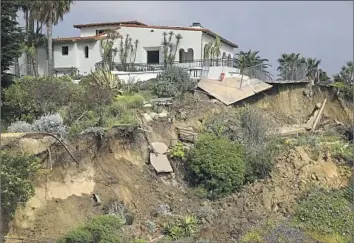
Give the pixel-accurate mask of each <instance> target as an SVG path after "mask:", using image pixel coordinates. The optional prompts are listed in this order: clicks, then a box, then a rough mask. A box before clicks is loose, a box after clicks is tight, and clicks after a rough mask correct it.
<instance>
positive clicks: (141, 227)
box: [140, 224, 148, 232]
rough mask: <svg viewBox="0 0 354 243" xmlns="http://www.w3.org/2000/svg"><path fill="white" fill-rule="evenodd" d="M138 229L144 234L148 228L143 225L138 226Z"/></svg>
mask: <svg viewBox="0 0 354 243" xmlns="http://www.w3.org/2000/svg"><path fill="white" fill-rule="evenodd" d="M140 229H141V231H144V232H146V231H148V228H147V227H146V226H145V225H143V224H142V225H140Z"/></svg>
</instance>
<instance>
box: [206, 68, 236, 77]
mask: <svg viewBox="0 0 354 243" xmlns="http://www.w3.org/2000/svg"><path fill="white" fill-rule="evenodd" d="M221 73H225V78H230V77H238V75H239V74H238V73H239V70H238V69H236V68H232V67H223V66H216V67H209V72H208V78H209V79H219V78H220V74H221Z"/></svg>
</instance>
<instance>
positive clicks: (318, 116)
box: [311, 99, 327, 131]
mask: <svg viewBox="0 0 354 243" xmlns="http://www.w3.org/2000/svg"><path fill="white" fill-rule="evenodd" d="M326 102H327V99H325V100H324V101H323V103H322V106H321V109H320V111H319V113H318V115H317V118H316V121H315V123H314V124H313V127H312V130H311V131H315V130H316V127H317V124H318V122H319V121H320V119H321V117H322V113H323V110H324V107H325V105H326Z"/></svg>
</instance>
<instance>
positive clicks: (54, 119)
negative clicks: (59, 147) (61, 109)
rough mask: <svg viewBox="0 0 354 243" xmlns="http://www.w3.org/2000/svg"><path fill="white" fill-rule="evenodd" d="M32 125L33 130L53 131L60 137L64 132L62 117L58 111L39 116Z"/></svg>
mask: <svg viewBox="0 0 354 243" xmlns="http://www.w3.org/2000/svg"><path fill="white" fill-rule="evenodd" d="M32 126H33V130H35V131H39V132H48V133H53V134H57V135H59V136H60V137H62V136H64V134H65V133H66V127H65V125H64V124H63V118H61V116H60V115H59V114H58V113H55V114H48V115H44V116H41V117H40V118H39V119H38V120H35V121H34V122H33V125H32Z"/></svg>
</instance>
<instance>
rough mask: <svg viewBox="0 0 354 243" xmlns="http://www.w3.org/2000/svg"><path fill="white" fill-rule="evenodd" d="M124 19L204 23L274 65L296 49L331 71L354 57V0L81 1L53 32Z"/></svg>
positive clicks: (73, 32)
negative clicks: (320, 61) (74, 26)
mask: <svg viewBox="0 0 354 243" xmlns="http://www.w3.org/2000/svg"><path fill="white" fill-rule="evenodd" d="M124 20H138V21H141V22H144V23H146V24H153V25H171V26H189V25H191V23H192V22H200V23H201V24H202V26H203V27H205V28H208V29H210V30H212V31H214V32H216V33H218V34H220V35H221V36H223V37H224V38H226V39H229V40H231V41H232V42H234V43H236V44H238V46H239V49H238V50H237V51H240V50H243V51H247V50H248V49H252V50H259V51H260V53H259V54H260V56H261V57H262V58H268V59H269V60H270V62H271V64H272V65H273V66H276V64H277V62H276V60H277V58H278V57H279V56H280V55H281V54H282V53H291V52H299V53H301V54H302V55H303V56H305V57H315V58H318V59H321V60H322V65H321V67H322V68H323V69H324V70H326V71H327V72H328V73H329V74H333V73H336V72H338V71H339V69H340V67H341V66H342V65H344V64H345V63H346V61H348V60H353V1H347V2H340V1H317V2H305V1H303V2H300V1H294V2H286V1H277V2H255V1H248V2H239V1H235V2H232V1H227V2H221V1H215V2H203V1H198V2H194V1H185V2H181V1H180V2H178V1H175V2H171V1H168V2H167V1H166V2H161V1H159V2H147V1H145V2H137V1H130V2H121V1H76V2H75V3H74V4H73V5H72V8H71V12H70V13H68V14H66V15H65V16H64V21H63V22H61V23H59V24H58V25H57V26H55V27H54V30H53V36H54V37H57V36H78V35H79V30H78V29H75V28H73V27H72V25H73V24H85V23H92V22H106V21H107V22H111V21H124Z"/></svg>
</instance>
